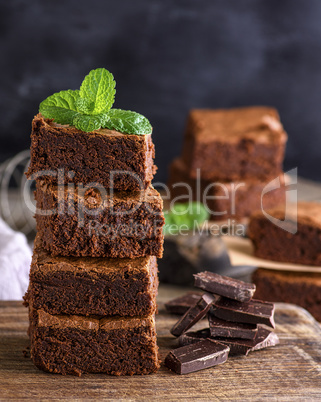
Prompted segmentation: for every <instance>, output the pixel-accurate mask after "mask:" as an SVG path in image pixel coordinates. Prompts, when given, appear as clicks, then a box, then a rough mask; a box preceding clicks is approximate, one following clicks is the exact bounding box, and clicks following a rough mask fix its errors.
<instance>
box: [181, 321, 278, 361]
mask: <svg viewBox="0 0 321 402" xmlns="http://www.w3.org/2000/svg"><path fill="white" fill-rule="evenodd" d="M210 336H211V334H210V330H209V329H208V328H206V329H202V330H200V331H190V332H185V334H182V335H181V336H180V337H179V338H178V343H179V345H180V346H186V345H191V344H194V343H198V342H199V341H201V340H203V339H208V338H210ZM215 340H216V341H218V342H220V343H223V344H224V345H227V346H228V347H229V348H230V353H229V354H230V356H232V355H234V356H236V355H247V354H248V353H249V352H252V351H254V350H259V349H264V348H268V347H271V346H275V345H277V344H278V343H279V337H278V336H277V335H276V333H274V332H272V331H269V330H268V329H265V328H263V327H261V326H259V327H258V332H257V334H256V337H255V338H254V339H238V338H222V337H220V338H215Z"/></svg>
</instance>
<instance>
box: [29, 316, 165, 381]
mask: <svg viewBox="0 0 321 402" xmlns="http://www.w3.org/2000/svg"><path fill="white" fill-rule="evenodd" d="M29 332H30V340H31V358H32V360H33V362H34V364H35V365H36V366H37V367H38V368H40V369H42V370H44V371H48V372H51V373H59V374H64V375H65V374H73V375H78V376H80V375H81V374H83V373H105V374H112V375H133V374H150V373H154V372H156V371H157V369H158V367H159V360H158V347H157V344H156V330H155V320H154V317H153V316H149V317H145V318H142V317H132V318H128V317H115V318H101V319H97V318H93V317H82V316H75V315H74V316H69V315H50V314H48V313H46V312H45V311H43V310H33V309H31V310H30V331H29Z"/></svg>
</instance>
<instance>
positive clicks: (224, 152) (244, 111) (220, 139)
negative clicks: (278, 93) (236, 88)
mask: <svg viewBox="0 0 321 402" xmlns="http://www.w3.org/2000/svg"><path fill="white" fill-rule="evenodd" d="M286 140H287V135H286V133H285V131H284V130H283V127H282V124H281V122H280V119H279V115H278V113H277V111H276V110H275V109H273V108H270V107H259V106H257V107H245V108H237V109H229V110H206V109H205V110H192V111H191V112H190V114H189V117H188V121H187V126H186V131H185V139H184V145H183V152H182V156H181V157H180V158H177V159H175V160H174V161H173V162H172V164H171V165H170V172H169V187H170V190H171V198H172V199H173V200H175V199H176V200H177V201H180V202H183V201H190V194H192V197H193V200H194V201H200V202H202V203H203V204H205V205H207V207H208V209H209V210H210V211H211V218H212V219H213V220H216V221H222V220H224V221H225V220H227V219H236V220H239V219H242V218H244V217H248V216H249V215H250V214H251V213H252V212H253V211H254V210H258V209H260V208H261V195H262V192H263V190H264V188H265V187H266V185H267V184H268V183H269V182H270V181H271V180H273V179H276V178H279V180H280V183H281V188H280V189H275V190H274V191H269V192H267V193H266V194H265V195H264V197H263V206H264V208H269V207H272V206H274V205H277V204H279V203H282V202H283V200H284V197H285V196H284V188H282V183H283V175H282V163H283V157H284V151H285V144H286ZM182 183H184V184H182ZM186 184H187V185H188V186H186Z"/></svg>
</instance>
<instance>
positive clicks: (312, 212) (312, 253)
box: [248, 202, 321, 265]
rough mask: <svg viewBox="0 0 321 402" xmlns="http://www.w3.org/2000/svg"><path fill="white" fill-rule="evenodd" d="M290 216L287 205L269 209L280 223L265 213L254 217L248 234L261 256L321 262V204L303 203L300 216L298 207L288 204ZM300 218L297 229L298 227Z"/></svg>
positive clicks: (303, 262) (308, 262)
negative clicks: (275, 222) (272, 220)
mask: <svg viewBox="0 0 321 402" xmlns="http://www.w3.org/2000/svg"><path fill="white" fill-rule="evenodd" d="M287 207H288V210H287V219H286V220H285V221H284V219H285V210H284V207H283V208H282V207H276V208H272V209H270V210H268V211H265V212H266V213H267V214H268V215H270V216H272V217H273V218H275V219H277V220H278V221H279V222H280V224H282V227H279V226H277V225H276V224H274V223H273V222H271V221H270V220H269V219H267V217H266V216H264V215H263V213H262V212H258V213H255V214H253V215H252V216H251V218H250V222H249V228H248V236H249V237H250V239H251V240H252V242H253V245H254V254H255V255H256V256H257V257H259V258H265V259H268V260H273V261H280V262H289V263H295V264H304V265H321V204H319V203H314V202H299V203H298V205H297V217H296V213H295V207H292V206H291V205H288V206H287ZM296 220H297V231H296V233H291V232H295V229H296ZM283 221H284V222H283Z"/></svg>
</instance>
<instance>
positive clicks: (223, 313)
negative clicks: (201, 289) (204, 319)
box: [212, 297, 275, 328]
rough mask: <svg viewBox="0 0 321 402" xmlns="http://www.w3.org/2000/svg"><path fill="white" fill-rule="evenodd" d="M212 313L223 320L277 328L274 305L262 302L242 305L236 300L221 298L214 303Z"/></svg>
mask: <svg viewBox="0 0 321 402" xmlns="http://www.w3.org/2000/svg"><path fill="white" fill-rule="evenodd" d="M212 313H213V314H214V315H215V317H217V318H221V319H222V320H226V321H232V322H238V323H245V324H265V325H267V326H269V327H272V328H275V322H274V304H273V303H269V302H264V301H261V300H254V299H253V300H251V301H249V302H248V303H240V302H238V301H235V300H230V299H226V298H224V297H220V298H219V299H218V300H216V301H215V302H214V306H213V309H212Z"/></svg>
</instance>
